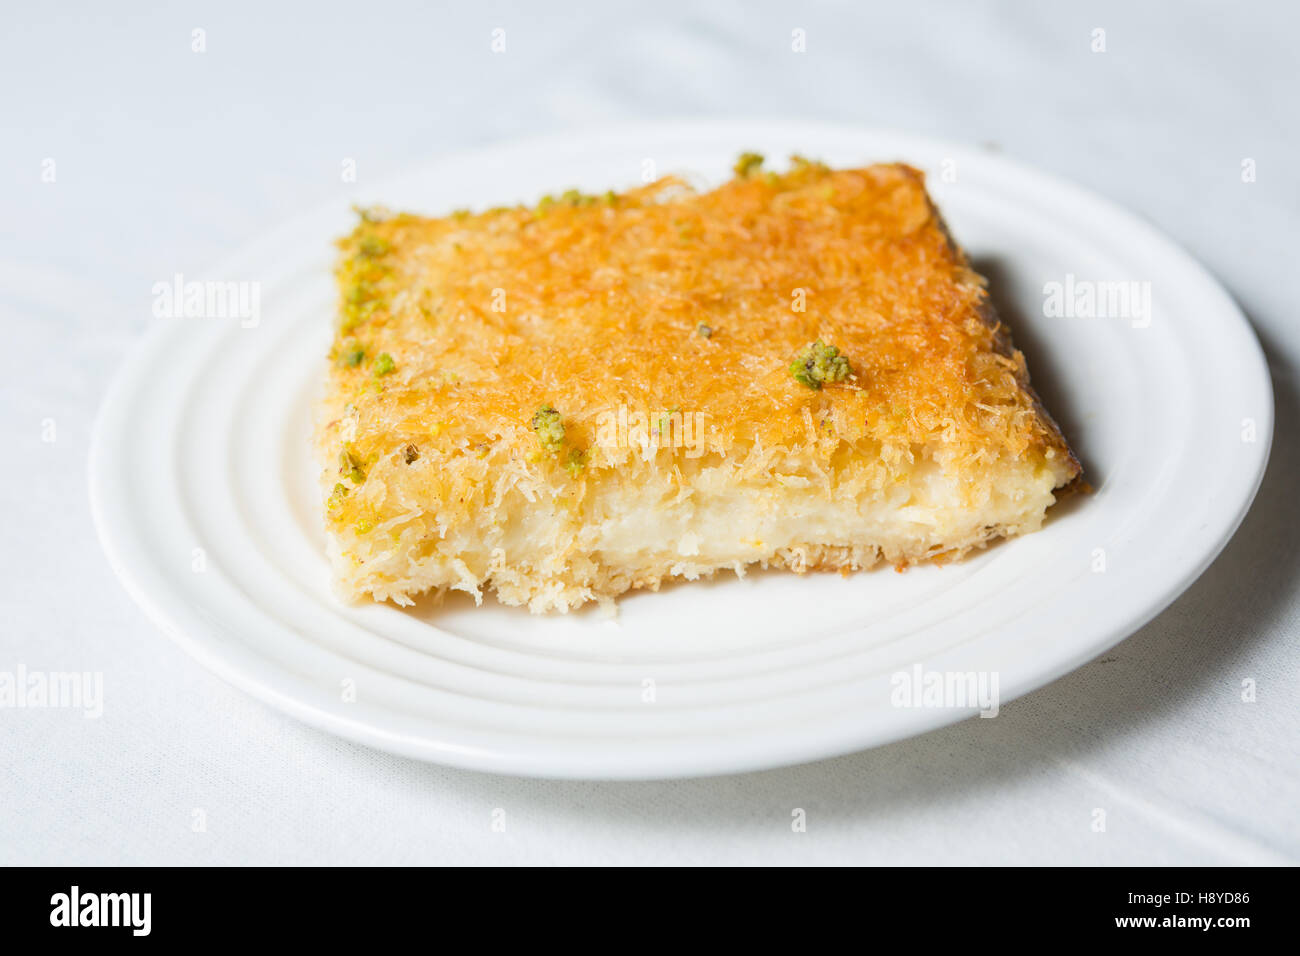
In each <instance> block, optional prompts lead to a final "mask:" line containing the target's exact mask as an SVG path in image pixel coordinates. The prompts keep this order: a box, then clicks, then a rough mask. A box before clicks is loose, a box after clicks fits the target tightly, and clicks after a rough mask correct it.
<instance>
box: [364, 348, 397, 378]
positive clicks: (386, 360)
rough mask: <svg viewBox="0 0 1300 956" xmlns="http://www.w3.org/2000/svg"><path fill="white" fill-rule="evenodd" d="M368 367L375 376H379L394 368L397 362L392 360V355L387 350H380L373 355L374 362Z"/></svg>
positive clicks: (388, 372) (390, 371)
mask: <svg viewBox="0 0 1300 956" xmlns="http://www.w3.org/2000/svg"><path fill="white" fill-rule="evenodd" d="M370 368H371V370H372V371H373V372H374V373H375V378H380V377H381V376H384V375H388V374H390V373H392V372H393V371H394V370H396V368H397V363H396V362H394V361H393V357H392V356H391V355H389V354H388V353H387V352H380V353H379V354H378V355H377V356H375V361H374V364H373V365H371V366H370Z"/></svg>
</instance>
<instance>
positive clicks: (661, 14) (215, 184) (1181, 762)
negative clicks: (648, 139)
mask: <svg viewBox="0 0 1300 956" xmlns="http://www.w3.org/2000/svg"><path fill="white" fill-rule="evenodd" d="M78 6H79V7H80V10H81V11H82V12H81V13H77V12H76V9H77V7H78ZM433 6H434V5H431V4H425V3H410V4H398V5H390V4H386V3H368V4H361V5H357V4H353V3H348V4H339V5H337V10H336V11H335V12H328V11H325V10H324V9H322V7H321V5H317V4H303V5H302V6H301V7H299V8H298V9H282V8H281V7H280V6H279V5H271V4H262V3H247V2H227V3H221V4H210V5H205V6H203V7H200V8H193V9H181V8H178V7H175V5H171V4H162V3H159V4H156V5H148V4H137V5H135V10H134V12H125V11H123V10H118V9H114V10H113V11H112V12H109V10H108V9H107V8H104V7H102V6H101V5H96V4H90V3H85V4H80V5H72V6H70V5H66V4H65V5H61V6H60V12H59V14H58V15H57V16H55V15H54V13H53V12H52V10H48V9H45V8H40V7H39V6H37V5H19V6H17V7H15V8H14V9H12V10H10V11H8V12H7V13H6V16H5V21H6V22H5V26H4V29H3V31H0V79H2V80H3V83H2V84H0V89H3V90H4V92H3V94H0V96H2V97H3V101H4V109H3V116H4V119H3V121H2V123H0V128H2V129H3V148H2V149H0V166H3V177H2V178H0V197H3V217H2V218H0V223H2V226H3V228H0V316H2V317H3V329H4V336H3V347H2V348H0V369H2V370H3V374H0V391H2V392H3V396H4V401H3V407H4V415H3V420H2V421H0V428H2V429H3V431H2V432H0V436H2V438H3V444H2V445H0V447H3V448H4V449H5V451H6V454H7V459H8V460H7V462H6V464H5V465H4V467H3V474H4V475H5V478H6V481H5V486H6V488H7V489H8V492H9V495H10V496H11V499H12V500H17V501H21V502H23V504H21V505H14V504H11V505H10V506H9V507H8V508H6V514H5V520H4V521H3V535H4V548H3V550H2V551H0V581H3V585H2V586H0V588H2V593H3V598H4V604H3V618H2V620H3V624H2V625H0V627H2V628H3V630H2V635H3V636H2V638H0V671H10V672H13V671H14V670H15V669H16V668H18V667H19V666H23V667H26V668H28V669H29V670H45V671H70V670H77V671H92V672H96V671H98V672H102V673H103V675H104V696H105V706H104V710H103V715H102V717H100V718H99V719H85V718H83V717H82V716H81V714H80V712H78V711H74V710H67V709H44V710H35V709H25V710H16V709H0V863H22V862H39V863H280V862H295V863H323V862H371V863H416V862H439V863H452V862H482V863H501V862H515V863H622V862H644V863H699V862H737V863H771V862H785V863H814V862H816V863H824V862H864V863H865V862H882V863H922V862H953V863H995V862H1080V863H1106V864H1109V863H1136V862H1146V863H1188V862H1265V861H1297V860H1300V756H1298V755H1300V694H1298V693H1297V690H1300V687H1298V683H1297V678H1298V677H1300V673H1298V667H1297V664H1298V662H1300V653H1298V651H1297V644H1298V643H1300V642H1298V640H1297V638H1298V637H1300V596H1298V595H1300V588H1298V586H1297V577H1298V575H1297V567H1298V563H1300V549H1298V548H1297V546H1296V536H1297V521H1296V516H1297V504H1296V502H1297V500H1298V497H1297V495H1296V493H1295V476H1296V474H1297V471H1298V470H1300V434H1298V433H1297V427H1296V426H1297V414H1298V411H1300V403H1298V399H1297V383H1296V371H1295V370H1296V363H1297V361H1298V360H1300V320H1297V318H1296V304H1295V302H1296V289H1295V285H1296V279H1295V258H1296V252H1295V249H1296V242H1297V239H1298V238H1300V212H1298V210H1300V190H1298V187H1297V181H1298V179H1297V174H1296V170H1297V169H1300V150H1298V148H1297V147H1298V146H1300V124H1297V122H1296V103H1297V102H1300V82H1298V78H1300V70H1298V69H1297V66H1296V60H1295V56H1294V50H1293V49H1291V46H1292V45H1293V42H1294V38H1295V36H1296V35H1297V33H1298V32H1300V15H1298V14H1300V11H1297V9H1296V8H1295V7H1294V6H1293V5H1286V4H1282V3H1278V4H1275V5H1272V4H1231V5H1212V4H1204V5H1200V4H1188V3H1170V4H1168V5H1165V6H1163V7H1161V6H1160V5H1157V4H1131V3H1123V2H1120V3H1113V4H1101V5H1096V4H1094V5H1092V6H1093V9H1092V10H1090V11H1088V12H1086V13H1085V12H1082V11H1074V10H1067V9H1065V8H1064V7H1063V6H1062V5H1057V4H1039V3H1024V4H995V5H981V4H967V3H962V4H958V3H953V4H951V5H945V6H935V7H933V8H928V7H925V6H924V5H917V4H855V5H853V6H852V7H844V8H839V7H832V6H818V7H815V8H812V9H802V8H800V7H797V6H795V5H793V4H791V5H788V6H786V5H769V4H755V3H745V4H743V5H742V4H740V3H733V4H717V5H712V4H711V5H708V6H707V7H706V5H704V4H700V3H693V2H660V3H652V4H646V3H607V4H593V5H591V7H590V8H589V9H586V10H584V11H582V12H577V11H575V12H573V13H570V14H568V15H559V14H557V13H554V12H549V11H548V10H547V9H544V7H549V6H550V5H542V4H527V5H525V4H523V3H519V4H516V5H512V4H494V5H490V6H489V5H478V4H466V5H463V9H461V10H459V11H458V12H437V11H435V10H433V9H432V7H433ZM150 7H152V9H151V8H150ZM495 28H501V29H503V30H504V31H505V34H504V38H505V46H506V48H505V51H504V52H502V53H493V52H492V50H491V42H492V31H493V30H494V29H495ZM1098 28H1100V29H1102V30H1104V31H1105V34H1104V42H1105V51H1104V52H1093V50H1092V47H1093V45H1094V43H1095V41H1096V37H1097V34H1095V32H1094V31H1095V30H1096V29H1098ZM196 29H197V30H202V31H204V32H203V33H202V34H201V35H197V34H195V33H194V31H195V30H196ZM796 29H801V30H803V31H805V34H804V35H805V36H806V52H804V53H796V52H794V51H793V50H792V49H791V47H792V35H793V33H792V31H794V30H796ZM196 37H201V39H202V40H203V41H204V42H203V45H204V47H205V49H204V51H203V52H195V51H194V49H193V47H194V46H195V45H196ZM701 115H703V116H719V117H724V116H726V117H732V116H778V117H779V116H789V117H800V118H809V117H811V118H821V119H836V120H844V121H851V122H857V123H861V124H864V125H873V126H886V127H900V128H906V129H910V130H913V131H917V132H922V133H929V134H932V135H936V136H941V137H944V138H949V139H956V140H963V141H967V142H973V143H986V144H994V145H995V146H996V148H999V149H1001V150H1004V151H1005V152H1006V153H1007V154H1010V155H1013V156H1015V157H1017V158H1020V159H1023V160H1025V161H1028V162H1029V163H1032V164H1034V165H1037V166H1039V167H1041V168H1043V169H1046V170H1049V171H1052V172H1055V173H1058V174H1060V175H1063V176H1065V177H1067V178H1070V179H1073V180H1076V181H1078V182H1079V183H1081V184H1083V185H1086V186H1088V187H1091V188H1092V189H1094V190H1097V191H1099V192H1101V193H1103V194H1106V195H1109V196H1110V197H1112V198H1113V199H1115V200H1117V201H1119V202H1121V203H1123V204H1125V205H1127V206H1129V207H1130V208H1132V209H1134V210H1136V211H1138V212H1139V213H1141V214H1143V215H1145V216H1146V217H1148V218H1149V219H1151V220H1152V221H1154V222H1155V223H1157V224H1158V225H1159V226H1161V227H1162V228H1163V229H1164V230H1166V231H1167V232H1168V233H1170V234H1171V235H1172V236H1174V237H1175V238H1176V239H1178V240H1179V241H1180V242H1182V243H1183V244H1184V245H1185V246H1186V247H1187V248H1188V249H1189V250H1190V251H1191V252H1192V253H1193V254H1195V255H1196V256H1198V257H1199V258H1200V259H1201V260H1202V261H1204V262H1205V263H1206V264H1207V265H1208V266H1209V267H1210V269H1211V270H1213V271H1214V272H1215V273H1216V274H1217V275H1218V276H1219V277H1220V278H1221V279H1222V280H1223V282H1224V283H1225V284H1226V285H1227V286H1228V288H1229V289H1230V290H1231V291H1232V292H1233V294H1234V295H1235V296H1236V297H1237V299H1238V301H1239V302H1240V303H1241V304H1242V306H1243V307H1244V309H1245V310H1246V311H1247V313H1248V314H1249V316H1250V317H1251V319H1252V321H1253V322H1254V324H1255V327H1256V329H1257V330H1258V331H1259V334H1260V337H1261V338H1262V340H1263V342H1264V345H1265V348H1266V349H1267V350H1268V353H1269V358H1270V363H1271V366H1272V371H1273V376H1274V383H1275V389H1276V395H1277V404H1278V417H1277V435H1276V440H1275V445H1274V449H1273V459H1272V462H1271V465H1270V468H1269V472H1268V475H1267V476H1266V478H1265V480H1264V485H1263V488H1262V490H1261V491H1260V494H1259V498H1258V500H1257V502H1256V504H1255V507H1254V510H1253V511H1252V512H1251V514H1250V515H1249V517H1248V518H1247V520H1246V523H1245V525H1244V526H1243V528H1242V529H1241V531H1240V532H1239V533H1238V535H1237V536H1236V538H1235V539H1234V540H1233V542H1232V543H1231V544H1230V545H1229V546H1228V548H1227V550H1226V551H1225V552H1224V553H1223V555H1222V556H1221V557H1220V558H1219V559H1218V561H1217V562H1216V563H1215V564H1214V565H1213V567H1211V568H1210V570H1209V571H1207V572H1206V574H1205V575H1204V576H1203V577H1202V578H1201V579H1200V581H1199V582H1197V583H1196V584H1195V585H1194V586H1193V587H1192V588H1191V589H1190V590H1189V591H1188V592H1187V593H1186V594H1185V595H1184V596H1183V597H1182V598H1181V599H1180V600H1179V601H1178V602H1177V603H1176V604H1175V605H1174V606H1173V607H1172V608H1170V609H1169V610H1168V611H1167V612H1166V613H1164V614H1162V615H1161V616H1160V617H1159V618H1157V619H1156V620H1155V621H1154V622H1153V623H1151V624H1150V625H1148V626H1147V627H1145V628H1143V629H1142V630H1141V631H1140V632H1138V633H1137V634H1135V635H1134V636H1133V637H1131V638H1129V639H1128V640H1127V641H1125V642H1124V643H1123V644H1121V645H1119V647H1117V648H1116V649H1115V650H1114V651H1112V652H1111V653H1109V654H1107V655H1106V656H1105V657H1104V658H1102V659H1101V660H1098V661H1094V662H1093V663H1091V664H1089V665H1087V666H1085V667H1083V668H1081V669H1080V670H1078V671H1077V672H1075V673H1074V674H1071V675H1070V676H1068V677H1066V678H1064V679H1062V680H1059V681H1057V682H1056V683H1054V684H1052V685H1051V686H1049V687H1047V688H1045V689H1043V690H1041V691H1039V692H1037V693H1035V694H1033V695H1031V696H1029V697H1026V698H1023V699H1021V700H1018V701H1015V702H1013V703H1011V704H1009V705H1007V706H1006V707H1005V708H1004V709H1003V712H1002V714H1001V716H999V717H998V718H997V719H996V720H970V721H967V722H965V723H963V724H960V725H958V726H955V727H951V728H949V729H946V730H942V731H939V732H936V733H932V734H929V735H927V736H924V737H921V738H918V739H914V740H909V741H905V742H902V743H898V744H895V745H892V746H887V747H883V748H880V749H878V750H875V751H871V752H867V753H862V754H858V755H855V756H849V757H844V758H841V759H837V760H830V761H825V762H822V763H818V764H813V765H810V766H804V767H797V768H791V769H785V770H777V771H772V772H767V773H760V774H751V775H745V776H735V777H728V778H721V779H712V780H698V781H679V782H664V783H653V784H630V785H629V784H604V783H558V782H542V781H532V780H517V779H509V778H504V777H494V776H487V775H481V774H476V773H470V772H461V771H456V770H448V769H444V768H440V767H436V766H426V765H423V764H419V763H415V762H412V761H409V760H404V759H399V758H396V757H391V756H388V755H386V754H383V753H378V752H375V751H371V750H368V749H366V748H363V747H359V746H354V745H351V744H347V743H344V742H342V741H339V740H336V739H334V738H332V737H329V736H327V735H325V734H322V733H319V732H317V731H314V730H311V729H308V728H306V727H304V726H302V725H300V724H298V723H296V722H294V721H293V720H291V719H289V718H287V717H283V716H281V715H280V714H278V713H276V712H274V711H272V710H270V709H269V708H267V707H265V706H262V705H260V704H258V703H255V702H253V701H252V700H250V699H248V698H247V697H245V696H244V695H243V694H241V693H239V692H237V691H235V690H233V689H231V688H230V687H228V686H226V685H225V684H224V683H222V682H221V681H219V680H217V679H216V678H214V677H212V676H210V675H209V674H207V673H206V672H205V671H204V670H203V669H202V668H201V667H200V666H199V665H198V664H196V663H195V662H194V661H192V660H191V659H189V658H188V657H187V656H186V655H185V654H184V653H183V652H181V651H180V650H179V649H178V648H177V647H175V646H174V645H173V644H172V643H171V642H169V641H168V640H167V639H165V638H164V637H163V636H162V635H161V634H160V633H158V632H157V631H156V630H155V629H154V628H153V627H152V626H151V625H150V624H149V623H148V621H147V620H146V619H145V617H144V615H143V614H142V613H141V612H140V611H139V610H138V609H137V608H136V607H135V606H134V605H133V604H132V602H131V600H130V599H129V598H128V597H127V595H126V594H125V593H124V591H123V590H122V589H121V588H120V587H119V585H118V584H117V582H116V580H115V579H114V577H113V575H112V573H111V572H110V570H109V568H108V566H107V564H106V562H105V560H104V557H103V555H102V554H101V551H100V548H99V546H98V544H97V542H96V540H95V535H94V532H93V530H92V528H91V523H90V515H89V509H88V505H87V495H86V453H87V447H88V440H89V437H90V432H91V427H92V423H93V416H94V413H95V410H96V407H97V405H98V402H99V400H100V397H101V395H102V394H103V392H104V389H105V387H106V385H107V383H108V381H109V379H110V377H111V376H112V374H113V371H114V369H115V367H116V366H117V364H118V363H119V361H120V359H121V358H122V357H123V355H125V354H126V352H127V351H128V350H129V349H130V348H131V347H132V345H133V343H135V342H136V341H137V340H138V339H139V338H140V336H141V335H142V334H143V333H144V332H145V331H146V329H147V328H148V326H149V325H150V322H151V316H150V303H151V292H150V290H151V287H152V285H153V283H155V282H157V281H159V280H160V279H165V278H167V277H170V276H172V275H173V274H175V273H177V272H181V273H186V274H194V275H200V274H203V270H204V268H205V267H208V266H211V265H212V264H213V263H214V262H216V261H218V260H220V259H221V258H222V257H224V256H225V255H226V254H227V253H229V252H230V251H232V250H234V249H236V248H237V247H238V246H239V245H241V244H242V243H244V242H245V241H247V240H249V239H252V238H253V237H255V236H257V235H258V234H259V233H261V232H262V231H264V230H266V229H267V228H269V227H271V226H273V225H275V224H276V223H278V222H280V221H282V220H283V219H285V218H287V217H289V216H291V215H293V214H296V213H299V212H302V211H304V210H308V209H310V208H313V207H315V206H318V205H320V204H321V203H323V202H327V201H329V200H330V199H331V198H334V197H337V196H338V195H339V190H340V189H341V188H343V187H342V186H341V185H340V178H341V177H340V169H341V164H342V162H343V161H344V160H345V159H348V158H351V159H353V160H355V162H356V168H357V175H358V178H359V179H360V180H362V181H372V180H378V179H382V178H385V177H387V176H389V175H392V174H396V173H399V172H401V171H403V170H404V169H406V168H408V167H410V166H412V165H415V164H418V163H420V162H421V161H423V160H426V159H428V158H429V157H431V156H433V155H436V154H438V153H440V152H443V151H447V150H454V149H459V148H462V147H465V146H468V145H474V144H480V143H485V142H489V141H494V140H499V139H503V138H509V137H516V136H521V135H525V134H529V133H540V132H546V131H551V130H554V129H557V128H564V127H575V128H580V127H584V126H588V125H591V124H603V123H610V122H616V121H627V120H636V119H650V118H663V117H677V116H701ZM742 145H743V144H742ZM1246 159H1251V160H1254V162H1255V169H1256V172H1257V178H1256V181H1255V182H1253V183H1244V182H1243V181H1242V164H1243V160H1246ZM51 173H52V174H53V175H52V178H53V181H52V182H46V181H44V180H46V179H50V178H51ZM1206 387H1207V388H1212V387H1213V383H1211V382H1207V383H1206ZM51 426H52V427H53V432H52V433H51V431H50V429H51ZM50 437H53V438H54V440H53V441H49V440H44V439H48V438H50ZM1187 480H1188V481H1193V482H1194V481H1195V480H1196V476H1195V475H1189V476H1187ZM1247 679H1249V680H1253V681H1254V685H1255V688H1256V699H1255V701H1254V702H1253V703H1252V702H1247V701H1244V700H1243V699H1242V689H1243V681H1244V680H1247ZM795 808H802V809H804V810H805V811H806V813H807V832H805V833H796V832H793V831H792V827H791V819H792V817H791V814H792V810H794V809H795ZM497 809H501V810H504V811H505V819H506V821H507V825H506V828H505V831H504V832H499V831H498V830H494V828H493V826H492V822H493V813H494V811H495V810H497ZM1098 809H1100V810H1103V811H1104V812H1105V820H1106V826H1105V829H1104V831H1100V832H1099V831H1098V829H1097V828H1095V826H1094V822H1095V821H1096V820H1097V819H1098V818H1097V816H1096V814H1095V811H1096V810H1098ZM196 821H202V822H203V823H204V824H205V825H204V826H202V827H196Z"/></svg>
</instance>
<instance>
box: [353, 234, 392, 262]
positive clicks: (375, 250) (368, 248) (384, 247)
mask: <svg viewBox="0 0 1300 956" xmlns="http://www.w3.org/2000/svg"><path fill="white" fill-rule="evenodd" d="M357 254H358V255H360V256H361V257H363V258H365V259H377V258H379V257H380V256H383V255H387V254H388V243H387V242H385V241H384V240H383V239H380V238H379V237H378V236H362V237H361V241H360V242H358V243H357Z"/></svg>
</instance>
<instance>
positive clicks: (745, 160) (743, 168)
mask: <svg viewBox="0 0 1300 956" xmlns="http://www.w3.org/2000/svg"><path fill="white" fill-rule="evenodd" d="M762 165H763V154H762V153H741V154H740V158H739V159H737V160H736V165H735V166H733V167H732V171H733V172H734V173H735V174H736V177H737V178H738V179H748V178H749V177H750V176H751V175H752V174H753V173H755V172H757V171H758V169H759V168H760V167H761V166H762Z"/></svg>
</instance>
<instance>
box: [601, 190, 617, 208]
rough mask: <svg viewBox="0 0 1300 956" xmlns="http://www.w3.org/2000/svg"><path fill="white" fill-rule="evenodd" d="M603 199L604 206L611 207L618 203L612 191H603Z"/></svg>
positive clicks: (615, 194)
mask: <svg viewBox="0 0 1300 956" xmlns="http://www.w3.org/2000/svg"><path fill="white" fill-rule="evenodd" d="M604 199H605V205H606V206H612V205H614V204H615V203H617V202H618V193H616V192H614V190H612V189H607V190H606V191H605V196H604Z"/></svg>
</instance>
